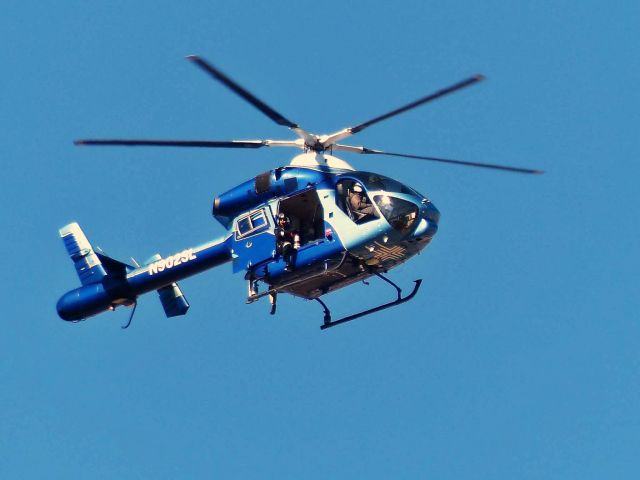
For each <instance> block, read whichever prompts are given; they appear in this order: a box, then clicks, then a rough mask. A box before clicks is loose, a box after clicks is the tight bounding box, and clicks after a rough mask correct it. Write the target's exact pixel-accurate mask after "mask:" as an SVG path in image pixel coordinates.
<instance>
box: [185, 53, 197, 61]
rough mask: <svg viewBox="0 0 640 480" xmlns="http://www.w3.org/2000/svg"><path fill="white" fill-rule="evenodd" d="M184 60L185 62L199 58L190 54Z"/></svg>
mask: <svg viewBox="0 0 640 480" xmlns="http://www.w3.org/2000/svg"><path fill="white" fill-rule="evenodd" d="M184 58H186V59H187V60H197V59H198V58H199V57H198V55H194V54H190V55H187V56H186V57H184Z"/></svg>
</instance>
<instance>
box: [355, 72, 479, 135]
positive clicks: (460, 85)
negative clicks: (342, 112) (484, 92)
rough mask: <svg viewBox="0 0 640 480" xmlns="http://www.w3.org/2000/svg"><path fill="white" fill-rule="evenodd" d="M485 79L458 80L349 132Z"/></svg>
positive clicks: (356, 130)
mask: <svg viewBox="0 0 640 480" xmlns="http://www.w3.org/2000/svg"><path fill="white" fill-rule="evenodd" d="M483 79H484V76H482V75H474V76H473V77H470V78H467V79H466V80H463V81H461V82H458V83H456V84H454V85H451V86H450V87H447V88H443V89H442V90H438V91H437V92H435V93H432V94H430V95H427V96H426V97H422V98H419V99H418V100H416V101H414V102H411V103H408V104H407V105H404V106H403V107H400V108H396V109H395V110H392V111H391V112H388V113H385V114H383V115H379V116H377V117H375V118H372V119H371V120H367V121H366V122H363V123H361V124H360V125H356V126H355V127H351V128H349V129H348V130H349V133H351V134H352V135H353V134H356V133H358V132H361V131H362V130H364V129H365V128H367V127H370V126H371V125H374V124H376V123H378V122H382V121H383V120H386V119H388V118H391V117H395V116H396V115H400V114H401V113H404V112H406V111H408V110H411V109H412V108H416V107H419V106H420V105H423V104H425V103H428V102H431V101H433V100H435V99H437V98H440V97H443V96H445V95H448V94H450V93H453V92H455V91H457V90H461V89H463V88H465V87H468V86H469V85H473V84H474V83H477V82H479V81H481V80H483Z"/></svg>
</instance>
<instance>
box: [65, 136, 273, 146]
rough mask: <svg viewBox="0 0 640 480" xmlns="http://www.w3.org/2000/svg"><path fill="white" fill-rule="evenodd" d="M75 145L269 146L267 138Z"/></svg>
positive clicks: (82, 142) (86, 142) (88, 141)
mask: <svg viewBox="0 0 640 480" xmlns="http://www.w3.org/2000/svg"><path fill="white" fill-rule="evenodd" d="M73 143H74V144H75V145H101V146H104V145H111V146H113V145H118V146H125V147H142V146H144V147H205V148H260V147H266V146H268V144H267V141H266V140H230V141H226V140H119V139H113V140H111V139H109V140H97V139H93V138H91V139H82V140H75V141H74V142H73Z"/></svg>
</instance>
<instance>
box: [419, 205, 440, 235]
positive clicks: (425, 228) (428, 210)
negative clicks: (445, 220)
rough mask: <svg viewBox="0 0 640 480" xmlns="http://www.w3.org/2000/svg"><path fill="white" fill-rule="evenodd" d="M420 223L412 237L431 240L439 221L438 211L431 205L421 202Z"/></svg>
mask: <svg viewBox="0 0 640 480" xmlns="http://www.w3.org/2000/svg"><path fill="white" fill-rule="evenodd" d="M422 205H423V206H422V209H421V217H422V219H421V220H420V223H419V224H418V227H417V228H416V230H415V232H413V235H414V237H420V238H425V237H426V238H433V236H434V235H435V234H436V232H437V231H438V222H439V221H440V211H439V210H438V209H437V208H436V207H435V205H434V204H433V203H431V202H430V201H428V200H426V201H424V200H423V202H422Z"/></svg>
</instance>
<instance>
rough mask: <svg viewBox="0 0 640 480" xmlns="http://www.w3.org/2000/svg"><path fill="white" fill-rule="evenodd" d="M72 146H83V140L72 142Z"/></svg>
mask: <svg viewBox="0 0 640 480" xmlns="http://www.w3.org/2000/svg"><path fill="white" fill-rule="evenodd" d="M73 144H74V145H84V140H74V141H73Z"/></svg>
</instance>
